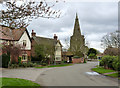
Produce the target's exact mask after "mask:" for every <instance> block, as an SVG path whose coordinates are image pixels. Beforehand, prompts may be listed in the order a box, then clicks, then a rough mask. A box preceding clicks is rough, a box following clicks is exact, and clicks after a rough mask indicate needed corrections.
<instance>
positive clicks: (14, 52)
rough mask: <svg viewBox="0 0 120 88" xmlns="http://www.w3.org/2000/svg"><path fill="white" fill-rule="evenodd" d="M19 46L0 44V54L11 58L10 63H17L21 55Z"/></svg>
mask: <svg viewBox="0 0 120 88" xmlns="http://www.w3.org/2000/svg"><path fill="white" fill-rule="evenodd" d="M21 48H22V47H21V46H20V45H19V44H14V43H13V44H11V43H10V44H9V45H8V44H7V43H6V42H4V43H2V53H3V54H4V53H6V54H7V55H10V56H11V63H18V57H19V55H20V54H21V52H22V50H21Z"/></svg>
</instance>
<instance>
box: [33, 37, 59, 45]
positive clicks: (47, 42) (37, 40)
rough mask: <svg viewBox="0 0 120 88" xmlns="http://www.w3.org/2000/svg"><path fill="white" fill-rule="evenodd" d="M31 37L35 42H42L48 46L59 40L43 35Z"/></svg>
mask: <svg viewBox="0 0 120 88" xmlns="http://www.w3.org/2000/svg"><path fill="white" fill-rule="evenodd" d="M32 38H33V39H34V40H35V42H36V43H37V44H44V45H50V46H55V45H56V44H57V42H60V41H59V40H55V39H51V38H44V37H39V36H34V37H32ZM60 45H61V43H60Z"/></svg>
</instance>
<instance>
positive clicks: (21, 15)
mask: <svg viewBox="0 0 120 88" xmlns="http://www.w3.org/2000/svg"><path fill="white" fill-rule="evenodd" d="M57 2H58V1H57V0H56V3H57ZM1 3H2V2H1ZM5 6H6V9H5V10H2V11H1V12H2V16H1V17H0V22H1V24H2V25H5V26H8V27H10V28H21V27H25V28H26V27H27V26H28V25H29V22H30V21H32V19H37V18H39V17H42V18H59V17H60V14H61V12H60V10H53V9H52V7H54V6H55V4H53V5H48V3H47V2H46V1H45V0H44V1H40V2H26V3H23V4H21V5H17V4H16V2H6V4H5Z"/></svg>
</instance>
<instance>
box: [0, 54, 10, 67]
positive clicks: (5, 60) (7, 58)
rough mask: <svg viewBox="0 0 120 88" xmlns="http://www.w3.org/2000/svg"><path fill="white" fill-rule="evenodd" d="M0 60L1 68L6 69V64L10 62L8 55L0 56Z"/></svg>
mask: <svg viewBox="0 0 120 88" xmlns="http://www.w3.org/2000/svg"><path fill="white" fill-rule="evenodd" d="M0 58H1V59H2V67H4V68H8V64H9V62H10V55H7V54H2V55H1V56H0Z"/></svg>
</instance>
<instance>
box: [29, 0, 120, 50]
mask: <svg viewBox="0 0 120 88" xmlns="http://www.w3.org/2000/svg"><path fill="white" fill-rule="evenodd" d="M54 9H58V10H59V9H60V10H61V12H62V14H61V17H60V18H56V19H52V18H51V19H47V18H38V19H33V20H32V22H31V23H30V25H29V26H28V27H27V29H28V31H29V33H30V35H31V31H32V30H34V31H35V32H36V35H37V36H41V37H48V38H53V36H54V34H56V35H57V36H58V39H59V40H60V41H61V43H62V45H63V48H66V43H65V39H67V40H68V41H69V40H70V36H72V34H73V29H74V23H75V17H76V13H77V14H78V18H79V24H80V29H81V33H82V35H84V36H85V40H86V42H88V47H89V48H95V49H97V50H99V51H100V52H103V51H104V48H102V47H101V39H102V37H103V36H104V35H106V34H108V33H111V32H114V31H115V30H117V29H118V2H109V1H107V2H95V1H94V0H93V1H92V2H88V0H87V1H84V2H82V1H78V0H77V1H75V0H72V1H71V2H70V1H69V2H67V1H66V2H65V3H64V2H59V3H57V4H56V6H55V7H54Z"/></svg>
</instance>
